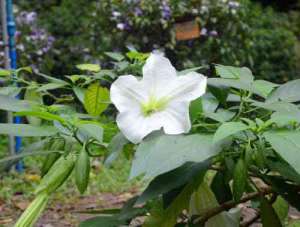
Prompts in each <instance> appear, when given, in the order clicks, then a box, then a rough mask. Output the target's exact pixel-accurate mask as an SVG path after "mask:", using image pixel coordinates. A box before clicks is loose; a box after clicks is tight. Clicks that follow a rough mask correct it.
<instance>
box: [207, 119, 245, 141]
mask: <svg viewBox="0 0 300 227" xmlns="http://www.w3.org/2000/svg"><path fill="white" fill-rule="evenodd" d="M248 128H249V126H248V125H245V124H243V123H242V122H225V123H223V124H222V125H221V126H220V127H219V128H218V129H217V131H216V133H215V135H214V139H213V142H214V143H216V142H218V141H220V140H223V139H225V138H226V137H228V136H231V135H234V134H235V133H237V132H240V131H244V130H246V129H248Z"/></svg>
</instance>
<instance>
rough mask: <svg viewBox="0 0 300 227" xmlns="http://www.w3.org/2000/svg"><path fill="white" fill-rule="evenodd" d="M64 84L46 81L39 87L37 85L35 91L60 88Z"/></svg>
mask: <svg viewBox="0 0 300 227" xmlns="http://www.w3.org/2000/svg"><path fill="white" fill-rule="evenodd" d="M65 86H66V84H62V83H47V84H45V85H42V86H41V87H39V88H38V89H37V91H38V92H41V91H48V90H54V89H57V88H62V87H65Z"/></svg>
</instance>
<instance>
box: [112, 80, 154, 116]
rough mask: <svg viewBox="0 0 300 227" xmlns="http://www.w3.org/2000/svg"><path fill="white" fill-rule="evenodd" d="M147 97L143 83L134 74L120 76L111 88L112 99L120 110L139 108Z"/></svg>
mask: <svg viewBox="0 0 300 227" xmlns="http://www.w3.org/2000/svg"><path fill="white" fill-rule="evenodd" d="M147 98H148V95H147V91H146V89H144V86H143V83H142V82H141V81H138V80H137V78H135V77H134V76H132V75H124V76H120V77H119V78H118V79H117V80H116V81H115V82H113V84H112V85H111V88H110V99H111V101H112V103H113V104H114V105H115V106H116V108H117V109H118V110H119V111H120V112H123V111H128V110H131V109H133V108H139V106H140V105H139V103H141V102H143V101H145V100H147Z"/></svg>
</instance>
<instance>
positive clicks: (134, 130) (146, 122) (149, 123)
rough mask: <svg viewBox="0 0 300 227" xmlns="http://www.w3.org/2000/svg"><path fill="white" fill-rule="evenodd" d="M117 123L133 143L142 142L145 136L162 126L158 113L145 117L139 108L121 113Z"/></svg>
mask: <svg viewBox="0 0 300 227" xmlns="http://www.w3.org/2000/svg"><path fill="white" fill-rule="evenodd" d="M117 124H118V127H119V129H120V130H121V132H122V133H123V134H124V136H125V137H126V138H127V139H128V140H130V141H131V142H133V143H139V142H141V141H142V139H143V138H144V137H145V136H147V135H148V134H150V133H151V132H152V131H155V130H159V129H160V128H161V127H162V121H161V120H160V116H159V115H158V114H153V115H152V116H149V117H144V116H143V115H142V113H141V112H140V111H139V110H131V111H128V112H121V113H119V114H118V116H117Z"/></svg>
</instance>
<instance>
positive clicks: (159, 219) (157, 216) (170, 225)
mask: <svg viewBox="0 0 300 227" xmlns="http://www.w3.org/2000/svg"><path fill="white" fill-rule="evenodd" d="M193 191H194V185H193V184H188V185H186V186H185V187H184V189H183V190H182V191H181V192H180V193H179V195H178V196H177V197H176V198H175V199H174V200H173V202H172V203H171V205H170V206H169V207H167V208H166V209H165V210H161V209H160V210H159V212H158V213H156V212H155V213H153V214H151V215H150V216H149V217H148V218H147V219H146V220H145V223H144V225H143V226H144V227H153V226H163V227H174V226H175V224H176V222H177V217H178V215H179V214H180V213H181V212H182V211H183V210H184V209H187V208H188V206H189V200H190V197H191V194H192V192H193ZM150 213H151V212H150Z"/></svg>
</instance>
